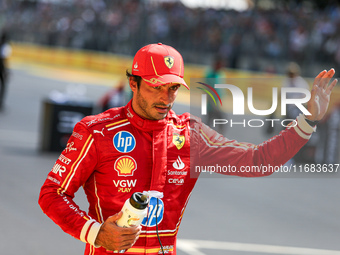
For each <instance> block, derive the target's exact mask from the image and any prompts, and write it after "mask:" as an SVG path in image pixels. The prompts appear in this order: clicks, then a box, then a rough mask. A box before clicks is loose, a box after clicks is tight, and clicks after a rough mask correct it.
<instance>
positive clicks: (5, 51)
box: [0, 30, 12, 110]
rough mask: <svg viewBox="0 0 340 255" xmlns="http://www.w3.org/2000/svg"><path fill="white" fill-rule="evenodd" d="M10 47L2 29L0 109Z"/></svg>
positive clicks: (3, 94) (2, 105) (3, 98)
mask: <svg viewBox="0 0 340 255" xmlns="http://www.w3.org/2000/svg"><path fill="white" fill-rule="evenodd" d="M11 52H12V49H11V46H10V44H9V42H8V35H7V32H6V31H5V30H4V31H3V32H2V34H1V36H0V110H2V109H3V107H4V101H5V93H6V89H7V82H8V69H7V59H8V57H9V56H10V55H11Z"/></svg>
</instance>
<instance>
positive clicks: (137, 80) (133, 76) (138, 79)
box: [126, 70, 142, 89]
mask: <svg viewBox="0 0 340 255" xmlns="http://www.w3.org/2000/svg"><path fill="white" fill-rule="evenodd" d="M126 77H127V78H128V79H129V78H130V77H132V78H133V80H134V81H135V82H137V87H138V89H139V88H140V83H141V81H142V77H140V76H138V75H133V74H131V73H130V72H129V71H128V70H126Z"/></svg>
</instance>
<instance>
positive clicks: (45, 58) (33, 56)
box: [10, 42, 340, 109]
mask: <svg viewBox="0 0 340 255" xmlns="http://www.w3.org/2000/svg"><path fill="white" fill-rule="evenodd" d="M11 45H12V55H11V57H10V63H16V62H20V63H27V64H29V63H33V64H34V63H36V64H42V65H52V66H59V67H60V66H62V67H63V68H70V69H72V68H79V69H85V70H86V69H87V70H92V71H98V72H103V73H107V74H112V75H122V74H124V73H125V70H126V69H129V70H131V64H132V57H130V56H123V55H118V54H110V53H104V52H95V51H85V50H75V49H66V48H58V47H48V46H42V45H34V44H27V43H17V42H15V43H12V44H11ZM207 68H208V67H207V66H203V65H193V64H186V65H185V76H184V79H185V80H186V82H187V84H189V85H190V79H192V78H202V77H204V74H205V72H206V70H207ZM224 72H225V77H227V78H228V79H231V82H234V81H235V83H234V85H237V86H238V87H239V88H240V89H241V90H242V91H243V93H244V95H246V94H247V88H248V87H253V88H254V89H253V96H254V98H256V101H257V102H260V105H261V106H260V107H259V108H262V105H263V107H268V105H269V107H270V104H271V102H272V89H271V88H272V87H280V86H281V84H282V80H283V78H284V76H282V75H274V74H266V73H254V72H249V71H240V70H231V69H224ZM338 73H340V70H338ZM306 80H307V82H308V83H309V84H310V85H311V84H312V83H313V78H307V79H306ZM228 82H229V80H228ZM261 102H266V103H265V104H261ZM339 102H340V86H339V85H338V86H337V87H336V88H335V90H334V92H333V95H332V100H331V107H330V108H333V106H334V105H336V104H337V105H339ZM255 105H256V104H255ZM263 109H268V108H263Z"/></svg>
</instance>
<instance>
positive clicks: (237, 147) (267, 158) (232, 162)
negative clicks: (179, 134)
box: [191, 114, 316, 177]
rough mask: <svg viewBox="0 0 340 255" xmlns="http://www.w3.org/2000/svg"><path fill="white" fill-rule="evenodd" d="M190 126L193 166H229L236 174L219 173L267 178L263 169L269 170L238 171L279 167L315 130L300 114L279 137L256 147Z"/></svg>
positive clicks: (199, 124) (207, 129) (268, 172)
mask: <svg viewBox="0 0 340 255" xmlns="http://www.w3.org/2000/svg"><path fill="white" fill-rule="evenodd" d="M194 125H195V127H191V130H192V132H191V135H193V138H194V141H195V143H194V146H193V147H192V149H191V155H192V156H194V159H193V161H192V162H193V164H194V167H197V166H199V167H200V166H215V167H216V166H217V165H219V166H233V167H236V171H230V168H228V169H229V170H226V171H221V172H219V173H222V174H227V175H237V176H249V177H250V176H265V175H270V174H272V173H273V168H268V167H267V168H266V169H271V171H266V172H265V171H249V172H244V171H241V170H242V168H243V169H244V167H245V166H261V167H262V166H269V165H270V166H272V167H274V166H281V165H283V164H285V163H286V162H287V161H288V160H289V159H291V158H292V157H293V156H294V155H295V154H296V153H297V152H298V151H299V150H300V149H301V148H302V147H303V146H304V145H305V144H306V143H307V141H308V139H309V138H310V137H311V134H312V133H313V132H315V131H316V128H315V127H314V128H313V127H311V126H310V125H309V124H308V123H307V122H306V120H305V118H304V117H303V115H302V114H301V115H300V116H298V117H297V119H296V121H295V122H292V123H291V124H290V125H289V126H288V127H287V128H286V129H285V130H283V131H281V132H280V134H278V135H276V136H274V137H272V138H271V139H269V140H267V141H265V142H263V143H261V144H259V145H254V144H251V143H244V142H242V143H240V142H237V141H236V140H229V139H227V138H225V137H223V136H222V135H220V134H218V133H217V132H216V131H214V130H212V129H211V128H209V127H208V126H206V125H205V124H203V123H201V122H196V123H195V124H194ZM196 146H198V147H196ZM205 169H207V168H205ZM215 169H216V168H215ZM225 169H227V168H225ZM234 169H235V168H234ZM263 169H264V168H263ZM195 171H196V170H195ZM196 172H197V171H196ZM217 172H218V171H217Z"/></svg>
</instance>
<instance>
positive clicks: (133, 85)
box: [129, 77, 138, 93]
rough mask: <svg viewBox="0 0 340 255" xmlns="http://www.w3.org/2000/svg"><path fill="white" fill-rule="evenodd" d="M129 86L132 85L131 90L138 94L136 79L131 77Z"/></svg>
mask: <svg viewBox="0 0 340 255" xmlns="http://www.w3.org/2000/svg"><path fill="white" fill-rule="evenodd" d="M129 84H130V88H131V90H132V92H133V93H136V92H137V89H138V86H137V82H136V81H135V79H134V78H133V77H129Z"/></svg>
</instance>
